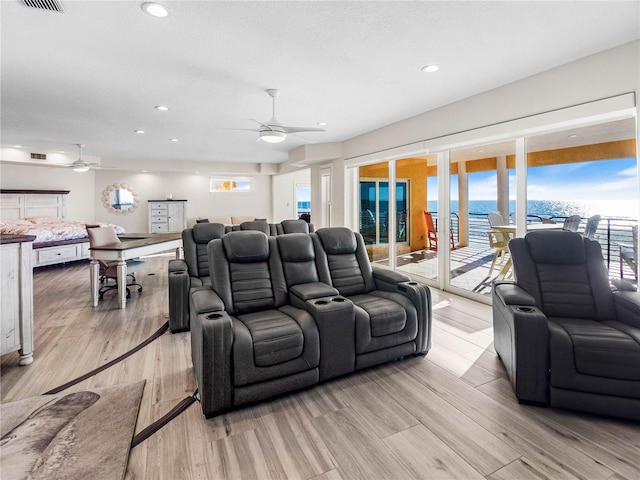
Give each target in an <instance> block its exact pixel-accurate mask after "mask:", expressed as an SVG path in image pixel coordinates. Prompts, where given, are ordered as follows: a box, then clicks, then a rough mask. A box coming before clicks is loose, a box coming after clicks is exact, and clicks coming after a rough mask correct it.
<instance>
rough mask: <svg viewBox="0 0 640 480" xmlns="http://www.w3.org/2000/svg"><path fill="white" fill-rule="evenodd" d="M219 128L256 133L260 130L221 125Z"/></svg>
mask: <svg viewBox="0 0 640 480" xmlns="http://www.w3.org/2000/svg"><path fill="white" fill-rule="evenodd" d="M219 130H240V131H242V132H258V133H260V130H258V129H257V128H224V127H221V128H219Z"/></svg>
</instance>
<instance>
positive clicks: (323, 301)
mask: <svg viewBox="0 0 640 480" xmlns="http://www.w3.org/2000/svg"><path fill="white" fill-rule="evenodd" d="M314 303H315V304H316V305H326V304H328V303H329V302H327V301H326V300H318V301H317V302H314Z"/></svg>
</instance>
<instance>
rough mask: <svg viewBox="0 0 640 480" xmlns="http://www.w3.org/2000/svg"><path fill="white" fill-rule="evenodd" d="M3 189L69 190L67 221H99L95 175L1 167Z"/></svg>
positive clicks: (65, 170) (10, 165)
mask: <svg viewBox="0 0 640 480" xmlns="http://www.w3.org/2000/svg"><path fill="white" fill-rule="evenodd" d="M0 187H2V188H10V189H30V190H69V191H70V193H69V195H68V196H67V202H66V204H67V218H68V219H70V220H82V221H89V222H90V221H93V220H98V219H97V218H96V215H95V213H96V212H95V207H94V203H93V201H92V199H94V198H95V197H96V196H97V195H98V194H97V193H96V190H95V179H94V172H92V171H89V172H86V173H76V172H74V171H73V170H71V169H70V168H47V167H32V166H27V165H12V164H6V163H3V164H1V165H0Z"/></svg>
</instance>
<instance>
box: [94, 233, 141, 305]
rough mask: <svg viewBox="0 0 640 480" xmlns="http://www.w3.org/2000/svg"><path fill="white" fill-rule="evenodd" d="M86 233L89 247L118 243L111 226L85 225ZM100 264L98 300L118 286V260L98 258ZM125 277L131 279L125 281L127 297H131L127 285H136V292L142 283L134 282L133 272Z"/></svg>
mask: <svg viewBox="0 0 640 480" xmlns="http://www.w3.org/2000/svg"><path fill="white" fill-rule="evenodd" d="M87 234H88V235H89V247H91V248H93V247H103V246H105V245H111V244H114V243H120V239H119V238H118V235H116V231H115V229H114V228H113V227H93V228H92V227H91V226H89V225H87ZM98 263H99V264H100V270H99V275H100V283H104V285H103V286H102V287H100V290H99V291H98V295H99V298H100V300H102V297H103V296H104V294H105V293H106V292H108V291H109V290H114V289H117V288H118V262H105V261H104V260H98ZM127 277H128V278H130V279H131V282H130V283H127V298H130V297H131V291H130V290H129V287H134V286H135V287H138V293H140V292H142V285H140V284H139V283H137V282H136V275H135V272H131V273H127ZM109 280H113V283H111V284H110V283H109Z"/></svg>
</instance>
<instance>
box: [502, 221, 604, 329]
mask: <svg viewBox="0 0 640 480" xmlns="http://www.w3.org/2000/svg"><path fill="white" fill-rule="evenodd" d="M509 250H510V252H511V256H512V259H513V270H514V275H515V279H516V283H517V284H518V285H520V286H521V287H522V288H524V289H525V290H526V291H527V292H529V293H530V294H531V295H532V296H533V297H534V299H535V301H536V306H538V307H539V308H540V309H541V310H542V311H543V312H544V313H545V315H547V316H548V317H565V318H583V319H590V320H606V319H612V318H615V308H614V305H613V298H612V294H611V288H610V286H609V276H608V273H607V270H606V267H605V264H604V259H603V257H602V249H601V247H600V244H599V243H598V242H596V241H594V240H590V239H588V238H584V237H583V236H582V235H580V234H578V233H574V232H568V231H553V230H550V231H538V232H529V233H528V234H527V235H526V236H525V237H524V238H515V239H513V240H511V241H510V242H509Z"/></svg>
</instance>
